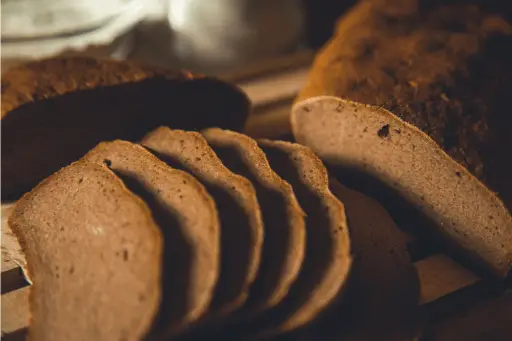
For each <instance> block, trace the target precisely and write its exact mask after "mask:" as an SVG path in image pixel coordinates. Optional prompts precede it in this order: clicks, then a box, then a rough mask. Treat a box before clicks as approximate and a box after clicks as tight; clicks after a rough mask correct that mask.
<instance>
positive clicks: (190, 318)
mask: <svg viewBox="0 0 512 341" xmlns="http://www.w3.org/2000/svg"><path fill="white" fill-rule="evenodd" d="M83 160H86V161H88V162H93V163H97V164H106V165H108V167H109V168H110V169H112V170H113V171H114V172H115V173H116V174H117V175H118V176H119V177H120V178H121V179H123V181H125V183H126V184H127V186H128V187H129V188H130V189H131V190H132V191H134V192H135V193H137V194H138V195H139V196H140V197H142V198H143V199H144V200H145V201H146V202H147V203H148V204H149V206H150V208H151V210H152V213H153V216H154V217H155V220H156V221H157V223H158V224H159V225H160V228H161V230H162V234H163V236H164V251H165V253H164V256H165V258H164V264H163V266H164V270H165V272H164V277H163V284H162V286H163V290H164V296H163V299H162V305H161V310H160V315H159V319H158V321H156V330H155V334H156V335H161V334H163V335H164V336H168V335H173V334H177V333H180V332H182V331H184V330H185V329H187V327H189V326H190V325H191V324H192V323H193V322H195V321H197V320H198V319H200V318H201V317H202V316H203V315H204V314H205V312H206V310H207V308H208V306H209V304H210V302H211V299H212V297H213V293H214V287H215V285H216V283H217V278H218V273H219V267H220V266H219V263H220V262H219V259H220V241H219V238H220V235H219V234H220V231H219V229H220V228H219V220H218V217H217V212H216V208H215V203H214V201H213V199H212V198H211V197H210V196H209V195H208V193H207V192H206V190H205V188H204V187H203V186H202V185H201V184H200V183H199V182H198V181H197V180H196V179H195V178H194V177H192V176H191V175H189V174H187V173H185V172H183V171H181V170H177V169H172V168H171V167H169V166H168V165H167V164H165V163H164V162H162V161H161V160H159V159H158V158H157V157H155V156H154V155H152V154H151V153H150V152H149V151H147V150H146V149H144V148H143V147H141V146H139V145H136V144H133V143H130V142H126V141H120V140H117V141H114V142H102V143H100V144H99V145H98V146H97V147H95V148H94V149H92V150H91V151H90V152H89V153H87V154H86V155H85V156H84V157H83Z"/></svg>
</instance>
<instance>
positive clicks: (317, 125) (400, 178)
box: [292, 96, 512, 277]
mask: <svg viewBox="0 0 512 341" xmlns="http://www.w3.org/2000/svg"><path fill="white" fill-rule="evenodd" d="M292 125H293V129H294V135H295V137H296V139H297V141H299V142H301V143H303V144H305V145H307V146H309V147H310V148H311V149H313V151H314V152H315V153H317V154H318V155H319V156H320V157H321V158H322V159H323V160H324V161H325V162H327V163H328V164H331V165H339V166H343V167H348V168H353V169H356V170H358V171H362V172H364V173H366V174H370V175H372V176H374V177H375V178H377V179H379V180H381V181H383V182H384V183H386V184H388V185H389V186H390V187H392V189H393V190H395V191H396V192H398V193H399V194H400V195H401V196H403V197H404V198H406V199H407V200H408V201H410V202H411V203H412V204H413V205H415V206H416V207H418V208H419V209H420V210H421V211H422V212H423V213H425V214H426V215H427V216H428V217H430V218H431V219H432V220H433V221H434V222H435V223H436V226H437V228H438V231H439V232H440V233H441V234H442V235H444V236H445V237H446V238H447V239H448V240H450V241H452V242H453V243H454V244H455V245H457V246H458V247H459V248H461V249H462V250H463V251H464V252H465V253H467V254H469V255H470V256H471V258H472V259H473V260H475V261H476V262H478V263H483V264H485V265H487V267H488V268H489V269H491V270H493V271H494V273H495V274H496V275H499V276H501V277H504V276H506V275H507V273H508V272H509V270H510V267H511V264H512V216H511V215H510V212H509V211H508V210H507V208H506V207H505V206H504V204H503V203H502V202H501V201H500V199H499V198H498V197H497V196H496V194H495V193H493V192H492V191H490V190H489V189H487V188H486V187H485V186H484V184H483V183H482V182H480V181H478V180H477V179H476V178H475V177H474V176H473V175H471V173H469V171H468V170H466V168H464V167H463V166H462V165H460V164H458V163H457V162H455V161H454V160H453V159H452V158H450V157H449V156H448V155H447V154H446V153H445V152H443V150H442V149H441V148H440V147H439V145H437V144H436V143H435V142H434V141H433V140H432V139H430V138H429V137H428V136H427V135H426V134H425V133H423V132H422V131H420V130H419V129H417V128H416V127H414V126H412V125H410V124H408V123H406V122H404V121H402V120H401V119H399V118H398V117H396V116H395V115H393V114H392V113H390V112H389V111H387V110H385V109H382V108H377V107H372V106H368V105H364V104H360V103H356V102H351V101H348V100H342V99H339V98H336V97H329V96H322V97H316V98H310V99H307V100H305V101H303V102H301V103H298V104H297V105H295V106H294V108H293V113H292Z"/></svg>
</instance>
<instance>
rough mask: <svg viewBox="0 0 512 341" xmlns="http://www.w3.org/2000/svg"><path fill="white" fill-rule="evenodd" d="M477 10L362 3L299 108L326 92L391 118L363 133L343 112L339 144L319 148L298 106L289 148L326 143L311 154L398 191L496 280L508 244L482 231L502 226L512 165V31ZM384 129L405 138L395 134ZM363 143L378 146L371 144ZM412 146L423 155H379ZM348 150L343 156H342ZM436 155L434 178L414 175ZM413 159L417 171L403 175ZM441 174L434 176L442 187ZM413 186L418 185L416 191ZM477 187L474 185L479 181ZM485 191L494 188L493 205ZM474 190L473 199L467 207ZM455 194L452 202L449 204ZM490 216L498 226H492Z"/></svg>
mask: <svg viewBox="0 0 512 341" xmlns="http://www.w3.org/2000/svg"><path fill="white" fill-rule="evenodd" d="M464 2H466V3H465V4H464ZM482 3H483V1H481V2H480V4H479V6H476V5H468V4H467V1H447V2H446V1H419V0H391V1H382V0H369V1H360V2H359V3H358V4H357V5H356V6H355V7H354V8H353V9H351V10H350V11H349V12H348V13H347V14H346V15H344V16H343V17H342V18H341V19H340V21H339V22H338V25H337V30H336V33H335V35H334V37H333V38H332V39H331V40H330V42H329V43H328V44H327V45H326V46H325V47H324V48H323V49H322V50H321V52H320V53H319V54H318V56H317V57H316V60H315V62H314V65H313V67H312V70H311V73H310V75H309V79H308V81H307V84H306V86H305V87H304V89H303V90H302V91H301V93H300V95H299V96H298V98H297V103H299V102H300V101H302V100H304V99H307V98H311V97H316V96H324V95H328V96H335V97H339V98H342V99H346V100H351V101H355V102H358V103H362V104H368V105H372V106H378V107H381V108H383V109H386V110H388V111H386V112H387V113H389V114H390V115H391V114H392V116H394V117H395V118H397V120H394V119H393V118H390V119H389V120H388V119H382V118H383V117H385V116H388V115H382V113H383V111H379V110H370V111H368V110H366V111H365V117H367V118H365V119H367V120H371V121H372V122H375V125H377V124H378V123H379V124H380V123H382V124H381V125H380V126H379V127H377V128H376V129H374V130H371V129H370V127H368V126H367V125H365V123H364V122H362V120H363V119H362V116H360V117H359V118H358V119H357V121H359V122H360V125H361V127H360V128H361V131H359V130H357V129H358V128H357V129H356V125H355V121H356V120H348V119H347V120H346V121H345V118H342V117H343V116H345V112H344V111H342V112H340V115H341V116H339V117H338V119H339V121H340V124H342V126H337V128H336V129H338V133H337V134H338V135H339V138H340V139H341V138H342V137H343V138H344V142H343V145H339V144H338V145H337V146H335V145H333V144H335V143H336V142H334V141H333V140H330V141H327V138H326V137H325V136H326V134H327V133H324V131H323V129H324V127H323V126H319V125H315V126H314V127H313V126H312V125H311V124H310V123H311V122H317V123H318V122H320V121H321V119H320V117H319V116H318V117H316V116H315V117H314V118H311V120H309V119H307V120H304V119H302V118H300V117H303V118H305V117H306V116H308V117H309V115H306V114H302V113H301V112H302V109H300V108H298V109H297V110H296V114H294V115H292V116H293V117H292V125H293V130H294V135H295V137H296V139H297V141H298V142H300V143H303V144H307V145H308V146H310V147H312V142H311V140H312V139H316V140H317V141H323V142H324V143H325V145H324V147H321V148H320V149H315V148H313V149H314V151H315V153H317V154H318V155H319V156H320V157H321V158H322V159H324V161H325V160H326V158H327V157H328V158H330V162H335V163H337V164H338V165H341V166H343V167H345V168H356V169H357V170H358V171H361V170H362V171H363V172H364V173H367V174H370V173H371V174H372V175H376V176H377V177H378V178H379V179H380V181H383V182H384V183H386V184H387V185H388V186H389V187H393V190H396V191H398V192H399V194H401V195H404V193H407V194H406V196H407V197H408V198H409V199H411V198H410V197H411V196H415V197H416V199H417V200H416V199H414V200H413V201H414V204H415V206H416V207H417V208H419V209H425V210H426V211H428V215H429V216H430V217H431V218H433V220H434V221H435V222H436V223H437V224H438V225H440V226H438V229H439V230H441V231H442V233H443V234H445V235H449V236H450V240H451V242H454V243H455V244H456V245H458V246H460V247H462V249H463V250H466V251H468V250H469V252H470V253H472V254H473V255H475V254H476V257H473V258H479V261H480V262H482V258H483V263H484V264H485V265H487V267H488V269H491V270H493V271H494V272H495V273H496V274H498V275H499V276H505V275H506V274H507V272H508V271H509V269H510V264H511V263H510V262H511V261H512V254H511V250H510V247H508V245H511V239H510V237H509V236H505V235H509V233H508V232H507V233H506V234H503V233H502V232H503V231H502V232H494V229H493V227H492V226H494V225H495V224H498V225H499V226H500V227H499V228H498V230H500V229H501V230H509V231H510V229H511V228H510V225H509V224H510V213H509V212H507V211H506V209H504V208H503V204H502V202H501V201H503V203H504V204H505V206H508V208H509V209H510V207H512V206H511V205H512V177H511V176H510V174H512V158H510V157H507V155H508V154H510V153H509V149H510V146H511V145H512V130H511V127H512V116H511V115H509V114H508V111H509V104H508V102H509V94H510V90H511V89H512V81H511V80H512V78H511V77H509V74H510V73H511V71H512V70H511V65H512V64H511V63H510V62H509V61H510V60H511V59H512V54H511V52H512V49H510V48H507V47H508V46H509V45H510V44H511V42H512V27H511V26H510V23H508V22H507V21H506V20H504V19H503V18H501V17H500V16H496V15H490V14H488V13H486V11H485V10H484V9H483V7H484V6H480V5H482ZM326 106H328V105H327V104H326ZM301 108H304V107H301ZM361 108H362V107H361ZM315 112H318V110H316V111H315ZM299 116H300V117H299ZM347 116H348V115H347ZM322 120H323V119H322ZM348 121H350V123H348ZM329 122H330V124H329V123H322V124H326V126H325V127H326V128H328V131H329V133H328V134H331V133H332V134H336V132H335V131H334V129H335V128H334V127H333V125H332V121H329ZM394 122H397V124H399V125H400V126H403V127H405V130H401V129H400V128H398V126H396V124H395V126H393V124H394ZM391 123H393V124H391ZM358 126H359V125H358ZM358 126H357V127H358ZM342 127H345V128H342ZM409 127H411V129H412V127H416V128H418V131H417V132H416V130H414V133H413V134H412V136H413V137H409V135H410V134H409V131H410V129H409ZM372 129H373V128H372ZM313 131H316V132H315V133H313ZM311 134H314V136H313V135H311ZM400 134H401V135H400ZM370 135H372V136H373V137H375V136H377V135H378V137H379V138H373V139H370V138H369V137H368V136H370ZM407 139H411V140H410V141H408V140H407ZM417 139H418V141H428V144H429V145H430V146H431V147H429V148H430V150H431V152H428V153H427V156H428V157H424V156H425V154H421V153H420V152H419V151H418V150H416V151H414V150H413V151H412V152H411V151H405V150H404V149H407V148H400V149H397V148H395V149H393V151H391V150H390V148H388V147H390V146H391V145H395V143H393V141H397V140H400V141H402V142H401V143H403V144H404V145H405V146H406V147H407V145H409V146H412V147H411V148H415V147H416V145H417V142H416V140H417ZM432 140H433V141H432ZM371 141H373V143H375V144H371V143H372V142H371ZM434 142H435V144H436V146H435V145H434ZM326 145H330V146H331V147H332V149H336V150H337V151H336V152H334V153H337V154H338V157H335V156H334V154H333V151H332V150H330V151H329V152H327V149H325V148H327V147H325V146H326ZM374 148H375V149H374ZM370 149H372V150H373V151H372V153H371V154H372V155H371V156H368V155H365V156H363V150H367V151H368V150H370ZM349 150H350V152H349ZM377 150H378V152H377ZM348 153H353V154H352V156H351V157H350V160H349V159H348V158H347V157H348ZM404 153H409V154H404ZM327 154H329V155H327ZM344 154H345V155H344ZM388 154H389V156H393V157H397V158H400V159H401V160H402V161H404V163H402V162H398V163H397V162H394V161H388V160H387V158H386V157H385V156H384V155H388ZM437 154H439V155H442V156H440V158H441V159H442V160H443V162H441V163H442V166H441V165H435V166H434V165H433V164H432V166H433V167H434V169H432V168H430V169H432V171H433V172H434V173H433V174H432V173H430V171H427V172H425V171H423V169H424V167H423V166H422V165H423V164H424V163H428V162H430V161H432V162H434V161H435V160H436V159H437V158H438V156H437ZM428 158H430V161H427V160H426V159H428ZM334 159H336V160H335V161H334ZM376 159H379V160H380V161H381V163H378V162H377V161H376ZM411 160H415V162H414V165H416V166H417V167H418V168H416V169H413V166H412V165H413V163H411V162H410V161H411ZM452 160H454V161H456V163H455V162H453V161H452ZM416 166H415V167H416ZM370 168H372V170H370ZM427 168H429V167H427ZM461 169H462V170H461ZM466 170H467V171H469V173H471V176H470V174H469V173H468V172H467V171H466ZM391 173H393V175H391ZM402 173H403V174H405V175H406V176H402V175H403V174H402ZM432 175H433V176H434V178H436V180H434V178H433V177H432ZM473 176H474V177H473ZM439 177H443V178H444V180H443V182H442V185H441V183H440V182H439V181H438V180H439ZM475 177H476V179H475ZM411 179H414V180H415V181H416V182H421V183H422V185H423V187H424V188H423V189H419V188H418V186H415V185H414V184H412V183H411ZM477 179H478V180H479V181H480V182H481V183H483V185H482V184H477ZM484 185H485V186H488V187H489V188H491V189H492V190H493V191H495V192H497V195H498V196H499V199H498V198H496V196H495V195H494V194H492V193H491V192H490V191H487V190H486V189H485V188H484ZM397 187H400V189H397ZM438 187H439V188H440V190H437V188H438ZM463 188H465V189H463ZM475 188H479V189H475ZM365 190H369V191H371V192H372V195H374V196H376V197H378V198H379V200H380V201H381V202H383V203H385V204H386V205H387V208H388V209H389V210H390V212H392V214H393V216H394V218H396V219H398V218H400V219H401V220H404V221H406V224H409V225H414V224H416V222H417V221H418V220H417V219H418V218H417V214H416V215H411V216H410V217H408V214H404V213H403V212H404V209H403V206H402V205H397V204H396V202H395V201H394V200H393V201H391V200H388V198H389V197H388V196H387V195H385V194H383V193H382V191H378V190H375V188H368V186H367V187H366V188H365ZM475 191H476V192H475ZM411 192H412V193H411ZM438 192H441V193H442V194H440V195H441V196H442V197H444V199H440V198H441V197H440V196H438ZM475 193H477V197H478V198H480V199H478V200H474V199H473V195H475ZM478 193H480V194H478ZM455 196H457V197H462V198H458V199H457V200H456V201H457V203H455V202H453V201H452V198H453V197H455ZM421 198H425V200H427V202H426V203H423V202H421ZM429 198H430V199H429ZM454 200H455V199H454ZM461 200H465V203H461ZM480 200H487V202H486V203H484V202H481V201H480ZM392 202H393V203H392ZM493 205H495V206H496V205H497V206H496V207H494V208H492V207H491V206H493ZM461 206H465V208H464V207H461ZM394 207H396V209H394ZM464 210H466V211H467V212H469V213H467V212H466V213H465V212H463V211H464ZM496 214H497V215H501V218H500V217H496ZM474 215H477V216H478V218H476V220H475V218H473V216H474ZM494 218H496V219H502V221H501V222H500V223H496V222H493V221H492V220H493V219H494ZM503 219H505V221H503ZM477 221H478V222H477ZM452 224H456V226H455V227H453V226H452ZM483 226H485V227H483ZM486 229H488V231H487V232H485V231H484V230H486ZM465 235H467V236H468V237H466V236H465ZM484 235H485V236H486V237H484V238H482V236H484ZM503 245H504V246H503ZM495 250H496V251H495ZM473 265H475V263H473Z"/></svg>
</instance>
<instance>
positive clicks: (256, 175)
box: [202, 128, 306, 313]
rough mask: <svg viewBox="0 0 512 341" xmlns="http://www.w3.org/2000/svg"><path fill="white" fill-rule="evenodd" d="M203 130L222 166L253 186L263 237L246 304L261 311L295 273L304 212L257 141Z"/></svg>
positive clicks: (281, 294)
mask: <svg viewBox="0 0 512 341" xmlns="http://www.w3.org/2000/svg"><path fill="white" fill-rule="evenodd" d="M202 134H203V136H204V137H205V139H206V140H207V141H208V143H209V144H210V146H211V147H212V148H213V149H214V150H215V153H217V155H218V157H219V158H220V159H221V160H222V162H223V163H224V164H225V165H226V167H228V168H229V169H230V170H231V171H233V172H234V173H237V174H240V175H242V176H244V177H246V178H248V179H249V180H250V181H251V182H252V183H253V185H254V187H255V189H256V194H257V196H258V202H259V204H260V207H261V210H262V214H263V222H264V225H265V242H264V244H263V254H262V262H261V265H260V271H259V273H258V277H257V279H256V282H255V283H254V285H253V287H252V288H251V292H250V296H249V300H248V303H247V305H246V309H247V311H251V312H253V313H254V312H261V311H263V310H265V309H268V308H271V307H274V306H275V305H277V304H278V303H279V302H280V301H281V300H282V299H283V298H284V297H285V296H286V294H287V293H288V290H289V288H290V286H291V285H292V283H293V282H294V281H295V280H296V278H297V276H298V273H299V270H300V267H301V265H302V261H303V259H304V252H305V247H306V238H305V224H304V212H303V211H302V209H301V207H300V205H299V203H298V202H297V199H296V197H295V194H294V193H293V189H292V187H291V186H290V184H289V183H287V182H285V181H284V180H283V179H281V178H280V177H279V176H278V175H277V174H276V173H275V172H274V171H273V170H272V169H271V168H270V166H269V164H268V161H267V158H266V157H265V153H263V151H262V150H261V149H260V148H259V147H258V145H257V144H256V141H254V140H253V139H251V138H250V137H248V136H245V135H242V134H239V133H235V132H233V131H228V130H222V129H218V128H211V129H207V130H204V131H203V132H202Z"/></svg>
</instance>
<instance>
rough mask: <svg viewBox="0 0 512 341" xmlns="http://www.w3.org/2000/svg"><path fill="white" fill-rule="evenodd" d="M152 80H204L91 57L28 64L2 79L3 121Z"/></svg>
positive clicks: (6, 74)
mask: <svg viewBox="0 0 512 341" xmlns="http://www.w3.org/2000/svg"><path fill="white" fill-rule="evenodd" d="M149 78H164V79H169V80H175V81H183V82H184V81H187V80H192V79H198V78H203V76H199V75H198V76H196V75H193V74H192V73H190V72H187V71H170V70H167V69H163V68H157V67H153V66H148V65H144V64H139V63H134V62H126V61H123V62H119V61H115V60H106V59H105V60H98V59H94V58H88V57H73V58H55V59H47V60H42V61H37V62H32V63H28V64H25V65H21V66H18V67H15V68H13V69H10V70H8V71H7V72H6V73H5V74H4V75H2V88H1V92H2V108H1V112H2V116H1V117H2V118H3V117H4V116H5V115H7V114H8V113H9V112H11V111H13V110H14V109H16V108H18V107H20V106H22V105H23V104H26V103H29V102H34V101H38V100H43V99H48V98H52V97H56V96H59V95H63V94H66V93H70V92H73V91H77V90H87V89H94V88H96V87H102V86H112V85H118V84H126V83H134V82H140V81H143V80H146V79H149Z"/></svg>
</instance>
